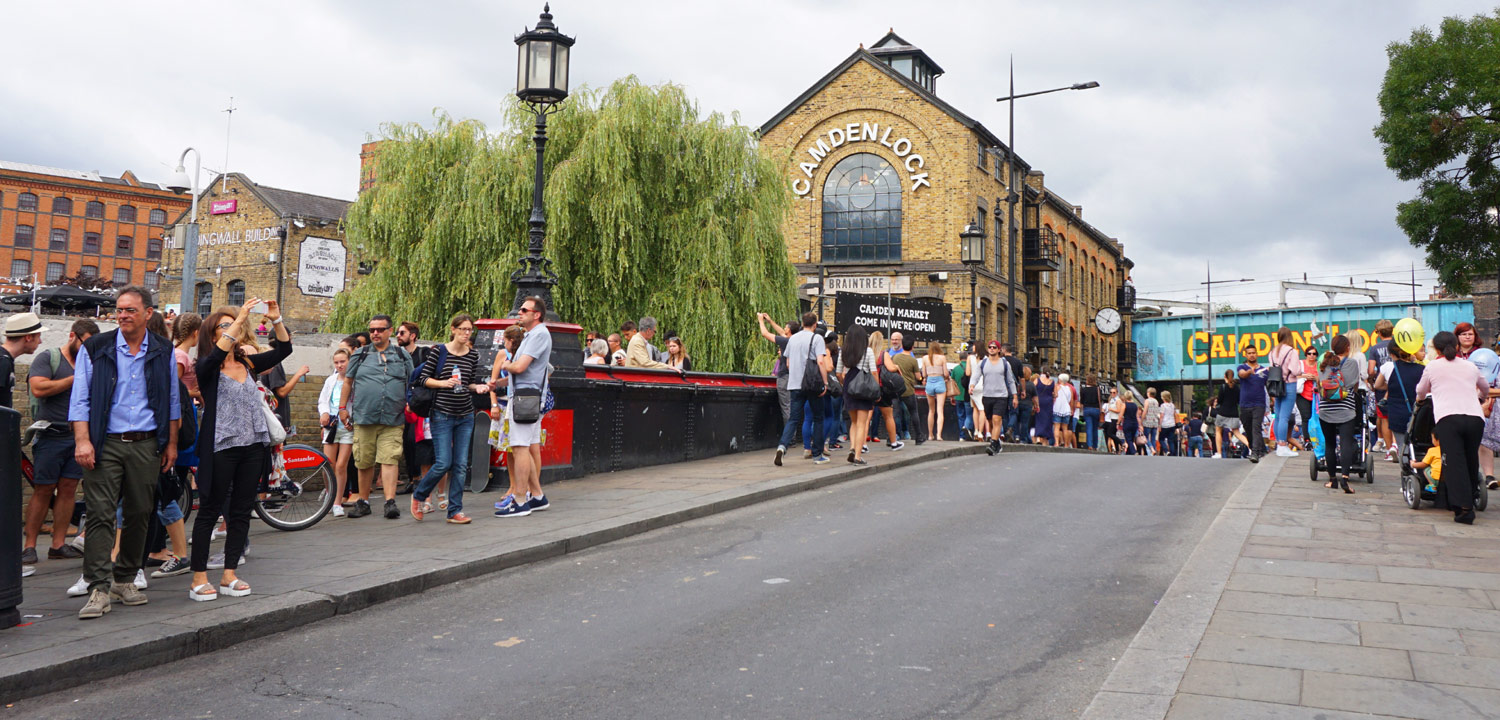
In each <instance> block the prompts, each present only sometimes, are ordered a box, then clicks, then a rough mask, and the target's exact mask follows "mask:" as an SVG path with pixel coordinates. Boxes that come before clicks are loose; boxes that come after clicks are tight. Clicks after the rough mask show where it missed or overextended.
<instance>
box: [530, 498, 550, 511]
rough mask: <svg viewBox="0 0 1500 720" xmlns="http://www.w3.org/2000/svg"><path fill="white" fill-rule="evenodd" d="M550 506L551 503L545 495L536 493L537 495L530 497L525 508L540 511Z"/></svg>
mask: <svg viewBox="0 0 1500 720" xmlns="http://www.w3.org/2000/svg"><path fill="white" fill-rule="evenodd" d="M550 507H552V503H551V502H550V501H548V500H547V496H546V495H538V496H537V497H534V498H532V499H531V501H530V502H528V503H526V508H527V509H528V510H531V511H532V512H541V511H543V510H546V509H547V508H550Z"/></svg>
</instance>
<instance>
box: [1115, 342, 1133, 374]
mask: <svg viewBox="0 0 1500 720" xmlns="http://www.w3.org/2000/svg"><path fill="white" fill-rule="evenodd" d="M1119 347H1120V350H1119V357H1117V358H1116V359H1115V365H1117V366H1118V367H1119V368H1120V369H1121V370H1129V369H1131V368H1134V367H1135V343H1134V342H1131V341H1129V340H1122V341H1121V342H1120V346H1119Z"/></svg>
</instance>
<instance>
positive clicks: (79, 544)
mask: <svg viewBox="0 0 1500 720" xmlns="http://www.w3.org/2000/svg"><path fill="white" fill-rule="evenodd" d="M68 544H69V545H72V546H73V547H74V548H76V549H77V550H78V552H83V536H82V535H74V536H73V537H71V538H68Z"/></svg>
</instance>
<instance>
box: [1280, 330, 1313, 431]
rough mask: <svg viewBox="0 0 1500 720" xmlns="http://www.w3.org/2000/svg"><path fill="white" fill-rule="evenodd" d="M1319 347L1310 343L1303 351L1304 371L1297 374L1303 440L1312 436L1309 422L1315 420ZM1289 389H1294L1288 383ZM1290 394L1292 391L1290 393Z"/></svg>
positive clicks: (1298, 404)
mask: <svg viewBox="0 0 1500 720" xmlns="http://www.w3.org/2000/svg"><path fill="white" fill-rule="evenodd" d="M1317 379H1318V349H1317V348H1315V347H1313V346H1311V345H1309V346H1307V349H1306V350H1303V351H1302V372H1301V373H1300V374H1298V375H1297V385H1296V387H1295V389H1296V391H1297V393H1296V395H1297V414H1298V415H1300V416H1301V417H1302V436H1303V441H1304V442H1306V440H1307V438H1310V437H1312V435H1311V432H1312V431H1311V429H1310V427H1309V425H1308V423H1311V422H1313V411H1312V410H1313V393H1314V392H1316V390H1317V386H1318V383H1317V382H1316V381H1317ZM1287 389H1288V390H1291V389H1293V388H1292V386H1290V385H1288V387H1287ZM1288 394H1290V393H1288Z"/></svg>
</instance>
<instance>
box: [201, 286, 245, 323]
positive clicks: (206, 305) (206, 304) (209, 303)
mask: <svg viewBox="0 0 1500 720" xmlns="http://www.w3.org/2000/svg"><path fill="white" fill-rule="evenodd" d="M193 294H194V296H195V297H194V301H193V304H194V305H196V306H197V307H198V314H199V315H202V316H203V317H208V314H209V313H211V312H213V311H214V286H213V285H211V284H209V283H206V282H201V283H198V285H197V287H196V288H194V292H193ZM242 302H243V301H242Z"/></svg>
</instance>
